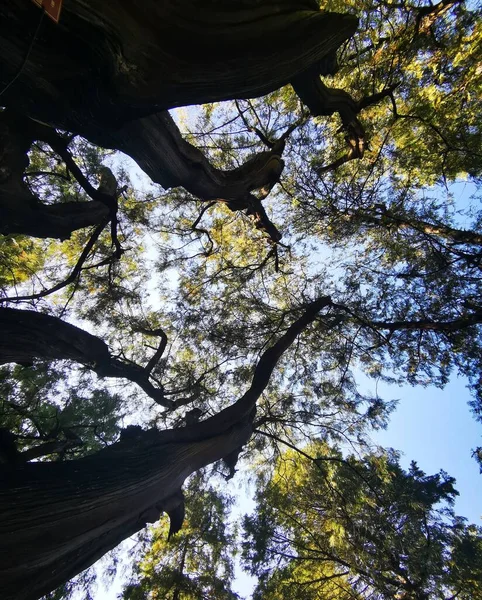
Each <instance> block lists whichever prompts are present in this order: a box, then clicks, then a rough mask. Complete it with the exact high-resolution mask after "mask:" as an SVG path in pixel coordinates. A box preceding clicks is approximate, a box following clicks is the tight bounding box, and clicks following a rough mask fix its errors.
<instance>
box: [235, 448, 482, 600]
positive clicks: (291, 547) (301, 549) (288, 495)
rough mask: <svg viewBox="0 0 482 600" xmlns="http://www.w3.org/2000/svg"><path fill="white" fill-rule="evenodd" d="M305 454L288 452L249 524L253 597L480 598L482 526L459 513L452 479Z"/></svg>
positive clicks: (382, 462)
mask: <svg viewBox="0 0 482 600" xmlns="http://www.w3.org/2000/svg"><path fill="white" fill-rule="evenodd" d="M306 450H307V452H303V454H299V453H297V452H294V451H288V452H287V453H285V454H284V455H283V456H281V457H280V458H279V460H278V461H277V464H276V468H275V470H274V473H273V474H272V477H271V478H269V477H268V479H267V480H265V481H262V482H260V486H259V488H258V491H257V506H256V512H255V514H254V515H253V516H251V517H247V518H246V520H245V531H246V540H245V543H244V557H245V560H246V564H247V567H248V569H249V570H250V571H252V572H253V573H255V574H257V575H259V576H260V578H259V583H258V587H257V590H256V591H255V593H254V596H253V598H266V599H269V598H306V599H309V598H320V597H323V598H327V599H328V598H343V599H345V598H346V599H349V598H373V599H375V598H376V599H382V598H386V599H388V598H404V599H406V600H408V599H412V600H429V599H435V598H444V599H447V600H448V599H451V598H465V599H467V600H469V599H471V598H480V597H481V595H482V587H481V586H482V571H481V569H480V564H481V552H482V530H481V529H480V528H479V527H476V526H475V525H467V524H466V522H465V520H464V519H463V518H461V517H457V516H455V514H454V511H453V509H452V504H453V500H454V496H455V495H456V494H457V492H456V490H455V488H454V487H453V484H454V480H453V479H452V478H450V477H449V476H448V475H447V474H446V473H443V472H442V473H438V474H436V475H426V474H425V473H423V471H421V470H420V469H419V468H418V467H417V465H416V464H415V463H412V465H411V466H410V469H409V470H408V471H404V470H403V469H402V468H401V466H400V464H399V463H398V460H397V456H396V455H393V454H392V455H378V456H369V457H366V458H364V459H357V458H355V457H354V456H350V457H347V458H343V456H342V454H341V453H340V452H334V451H333V449H332V450H329V449H328V448H327V447H326V446H325V444H323V443H314V444H312V445H311V446H310V447H309V448H307V449H306Z"/></svg>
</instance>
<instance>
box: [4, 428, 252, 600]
mask: <svg viewBox="0 0 482 600" xmlns="http://www.w3.org/2000/svg"><path fill="white" fill-rule="evenodd" d="M250 432H251V427H250V425H249V423H246V422H245V423H244V425H240V426H238V427H235V428H231V429H230V430H229V431H227V432H225V433H223V434H221V435H218V436H214V437H210V438H207V439H205V440H200V441H194V442H193V441H191V442H189V441H187V442H186V441H182V435H183V431H182V430H176V431H173V430H168V431H164V432H158V431H155V430H150V431H145V432H142V435H140V436H139V437H137V438H136V439H134V440H129V443H127V442H124V441H121V442H118V443H117V444H114V445H113V446H111V447H109V448H106V449H105V450H103V451H101V452H98V453H97V454H95V455H93V456H90V457H87V458H84V459H81V460H75V461H70V462H64V463H60V462H59V463H47V462H45V463H30V464H26V465H23V466H19V467H16V468H15V469H12V470H8V469H7V468H4V469H2V471H0V474H1V479H0V512H1V514H2V519H1V522H0V581H1V582H2V585H1V587H2V598H3V599H4V600H35V599H36V598H38V597H39V596H41V595H43V594H46V593H48V592H49V591H51V590H53V589H55V588H56V587H58V586H59V585H60V584H62V583H63V582H65V581H67V580H69V579H71V578H72V577H74V576H75V575H76V574H78V573H79V572H80V571H82V570H83V569H85V568H87V567H88V566H90V565H91V564H93V563H94V562H95V561H96V560H97V559H99V558H100V557H101V556H102V555H103V554H105V553H106V552H107V551H108V550H110V549H112V548H113V547H115V546H116V545H117V544H119V543H120V542H121V541H122V540H124V539H125V538H126V537H128V536H129V535H132V534H133V533H135V532H136V531H139V530H140V529H142V528H143V527H144V526H145V525H146V523H149V522H154V521H156V520H157V519H158V518H159V515H160V513H161V512H162V511H170V510H171V508H172V504H173V501H174V502H176V501H177V502H178V496H177V495H176V492H178V491H179V489H180V487H181V485H182V484H183V482H184V480H185V478H186V477H187V476H188V475H190V474H191V473H192V472H194V471H195V470H197V469H199V468H201V467H203V466H205V465H207V464H209V463H212V462H213V461H216V460H219V459H221V458H222V457H223V456H224V455H226V454H228V453H229V452H231V451H233V450H234V449H235V448H236V447H239V446H242V445H243V444H245V443H246V441H247V440H248V438H249V436H250ZM169 438H174V439H176V438H177V439H179V440H180V441H178V442H176V441H172V442H169V441H167V442H166V439H169Z"/></svg>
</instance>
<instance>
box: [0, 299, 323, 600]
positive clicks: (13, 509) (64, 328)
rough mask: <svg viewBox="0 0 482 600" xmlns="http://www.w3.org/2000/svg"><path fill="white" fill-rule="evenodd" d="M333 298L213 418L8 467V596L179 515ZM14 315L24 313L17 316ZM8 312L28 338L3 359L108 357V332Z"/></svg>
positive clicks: (28, 595) (27, 591)
mask: <svg viewBox="0 0 482 600" xmlns="http://www.w3.org/2000/svg"><path fill="white" fill-rule="evenodd" d="M330 303H331V300H330V298H328V297H321V298H319V299H318V300H316V301H314V302H312V303H310V304H308V305H306V306H305V308H304V312H303V313H302V314H301V316H300V317H299V318H298V319H297V320H295V321H294V322H293V323H292V325H291V326H290V327H289V328H288V329H287V330H286V332H285V333H284V334H283V335H282V336H281V337H280V338H279V339H278V341H277V342H276V343H275V344H274V345H273V346H271V347H270V348H268V349H267V350H265V351H264V353H263V354H262V355H261V358H260V359H259V362H258V364H257V366H256V368H255V370H254V375H253V379H252V382H251V386H250V387H249V388H248V390H247V391H246V393H245V394H244V395H243V396H242V397H241V398H239V399H238V400H237V402H235V403H234V404H232V405H231V406H229V407H228V408H226V409H224V410H222V411H220V412H219V413H217V414H216V415H214V416H213V417H211V418H210V419H207V420H205V421H202V422H200V423H197V424H195V425H191V426H189V427H185V428H181V429H171V430H165V431H158V430H155V429H152V430H149V431H144V432H142V431H139V432H138V434H136V435H135V436H134V437H133V438H132V437H129V438H127V439H122V438H121V441H119V442H118V443H116V444H114V445H112V446H110V447H109V448H106V449H104V450H102V451H100V452H98V453H96V454H94V455H92V456H89V457H87V458H83V459H80V460H74V461H69V462H65V463H30V464H18V463H13V464H9V465H5V466H0V514H1V515H2V517H1V519H0V579H1V581H2V592H3V596H2V597H3V598H5V599H6V600H13V599H15V600H35V599H36V598H38V597H39V596H40V595H42V594H45V593H47V592H49V591H50V590H52V589H54V588H55V587H57V586H58V585H60V584H61V583H63V582H65V581H67V580H68V579H70V578H72V577H73V576H74V575H76V574H77V573H79V572H80V571H82V570H83V569H85V568H87V567H88V566H90V565H91V564H92V563H93V562H95V561H96V560H97V559H98V558H100V557H101V556H102V555H103V554H105V552H107V551H108V550H110V549H111V548H113V547H114V546H115V545H117V544H118V543H119V542H121V541H122V540H124V539H125V538H126V537H128V536H129V535H132V534H133V533H135V532H136V531H138V530H139V529H141V528H142V527H144V526H145V524H146V523H147V522H153V521H155V520H157V519H158V518H159V515H160V513H161V512H162V511H166V512H170V511H171V510H172V509H173V508H174V507H175V503H176V502H177V503H179V491H180V487H181V486H182V484H183V482H184V480H185V478H186V477H187V476H188V475H190V474H191V473H192V472H194V471H195V470H197V469H199V468H201V467H203V466H205V465H208V464H209V463H212V462H214V461H216V460H219V459H222V458H224V457H228V456H229V455H232V454H233V453H236V451H239V449H240V448H242V446H243V445H244V444H245V443H246V442H247V441H248V439H249V437H250V435H251V430H252V421H253V418H254V414H255V407H256V402H257V400H258V398H259V397H260V395H261V394H262V393H263V391H264V390H265V388H266V386H267V385H268V383H269V379H270V377H271V374H272V372H273V370H274V368H275V366H276V364H277V362H278V360H279V359H280V357H281V356H282V354H283V353H284V352H285V351H286V350H287V348H289V347H290V345H291V344H292V343H293V342H294V340H295V339H296V337H297V336H298V335H299V334H300V333H301V332H302V331H303V330H304V329H305V328H306V327H307V326H308V325H309V324H310V323H312V321H313V320H314V319H315V318H316V316H317V314H318V313H319V311H320V310H322V309H323V308H325V307H327V306H329V305H330ZM8 313H15V314H13V315H11V318H10V319H9V318H8V317H9V314H8ZM19 313H21V314H19ZM2 314H3V316H4V317H5V322H4V323H3V325H4V328H2V329H4V331H5V330H7V333H8V334H9V336H8V337H9V338H10V339H13V340H15V336H16V335H18V337H19V338H20V339H18V340H15V341H13V343H12V346H11V347H9V346H8V338H6V337H5V338H4V340H3V342H2V343H1V344H0V356H1V357H2V360H3V361H5V360H19V359H22V360H24V359H25V358H28V357H29V356H30V357H32V356H38V355H39V354H40V355H42V356H44V355H45V356H55V357H59V355H62V356H63V357H64V358H70V359H73V360H79V361H80V362H83V361H85V357H86V354H87V353H89V352H92V354H93V355H95V356H97V355H98V356H99V357H100V358H101V360H106V358H107V359H108V356H109V355H108V351H107V347H106V346H105V344H104V343H103V342H102V341H101V340H100V339H99V338H96V337H95V336H91V335H90V334H87V333H86V332H84V331H82V330H80V329H78V328H76V327H73V326H72V325H68V324H66V323H62V322H61V321H59V320H58V319H55V318H53V317H49V316H48V315H38V314H37V315H36V313H31V312H29V311H17V310H11V309H3V311H1V312H0V317H1V315H2ZM9 321H10V322H11V323H12V325H9V324H8V323H9ZM54 321H55V322H56V323H54ZM26 324H27V325H28V324H30V325H31V332H30V333H29V331H28V327H26ZM54 325H56V326H57V327H58V329H59V331H58V332H55V330H54V328H53V326H54ZM0 326H2V323H1V321H0ZM8 327H10V330H9V331H8ZM49 327H50V331H49V330H48V329H49ZM69 328H70V329H71V330H72V331H71V332H70V334H69ZM42 343H43V344H44V345H45V346H46V347H47V349H46V350H42ZM24 346H25V348H24ZM27 347H30V348H31V349H30V350H26V348H27ZM42 352H43V354H41V353H42Z"/></svg>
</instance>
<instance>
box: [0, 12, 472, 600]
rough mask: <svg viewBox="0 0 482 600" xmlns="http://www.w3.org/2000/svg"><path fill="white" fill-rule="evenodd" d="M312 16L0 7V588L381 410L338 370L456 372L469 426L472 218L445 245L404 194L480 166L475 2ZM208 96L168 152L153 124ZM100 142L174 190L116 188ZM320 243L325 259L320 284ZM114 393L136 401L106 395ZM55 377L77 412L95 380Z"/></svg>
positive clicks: (448, 213) (94, 549) (119, 182)
mask: <svg viewBox="0 0 482 600" xmlns="http://www.w3.org/2000/svg"><path fill="white" fill-rule="evenodd" d="M322 8H323V10H322V11H320V10H319V7H318V4H317V3H316V2H314V1H310V0H306V2H303V3H301V4H300V3H292V2H290V1H289V0H283V1H282V2H259V1H257V0H248V1H247V2H243V3H241V4H239V5H235V6H233V7H230V8H223V7H221V6H220V5H219V3H216V2H210V1H208V0H206V1H205V2H202V3H201V4H198V3H193V2H188V1H187V0H186V1H185V2H183V3H182V4H179V3H178V2H176V3H172V6H171V5H169V3H168V4H166V3H164V4H162V6H161V5H159V3H156V2H145V3H143V6H142V7H139V6H136V7H133V6H131V3H129V2H122V3H120V4H119V3H118V4H117V5H116V9H115V10H113V9H112V7H110V6H109V5H106V4H102V5H100V6H99V5H98V3H93V2H87V3H85V2H83V3H79V2H71V3H67V6H65V7H63V9H62V16H61V20H60V23H59V24H58V25H55V24H54V23H51V22H49V21H47V20H46V19H43V18H42V17H41V15H42V13H41V11H39V9H38V7H36V6H35V5H34V4H33V3H31V4H29V3H24V2H21V1H20V0H16V1H15V2H13V3H10V4H8V6H2V7H1V8H0V16H1V17H2V18H1V20H0V23H1V25H0V48H1V55H2V57H3V58H2V60H3V63H4V66H5V68H3V69H2V75H1V77H2V79H1V88H0V92H1V102H2V105H3V106H4V110H2V112H0V132H1V135H0V139H1V144H2V152H1V154H0V173H1V178H0V214H1V222H0V230H1V232H2V233H3V234H4V235H5V241H4V242H3V247H4V248H5V256H4V257H3V256H2V261H1V266H2V273H1V276H0V283H1V284H2V308H0V322H1V324H2V336H3V337H2V338H0V362H1V363H2V364H9V363H17V365H20V366H18V367H14V368H11V367H8V368H7V370H6V371H4V378H3V379H2V381H5V388H6V389H7V392H8V394H13V395H14V396H15V394H16V393H17V391H18V389H20V392H19V393H20V397H19V398H16V397H14V398H13V399H9V400H8V401H7V409H6V413H5V419H6V422H5V429H6V431H5V432H4V438H5V443H4V446H5V448H4V449H3V450H2V455H3V456H4V463H5V464H4V466H3V467H2V469H3V474H4V477H3V481H2V488H1V492H0V503H1V506H2V512H3V514H4V520H3V522H2V524H1V526H0V532H1V534H2V535H1V538H0V539H1V540H2V541H1V548H2V555H1V556H2V562H1V564H2V567H1V568H2V580H3V581H4V582H5V584H4V595H5V597H7V598H9V597H15V598H26V599H28V598H36V597H38V596H39V595H41V594H42V593H46V592H47V591H49V590H51V589H53V588H55V587H56V586H57V585H59V584H60V583H62V582H64V581H65V580H67V579H68V578H70V577H72V576H73V575H75V574H76V573H78V572H79V571H81V570H82V569H84V568H85V567H87V566H88V565H90V564H92V562H94V561H95V560H96V558H98V557H99V556H101V555H103V554H104V553H105V552H106V551H108V550H109V549H110V548H112V547H113V546H115V545H116V544H117V543H118V542H120V541H121V540H122V539H125V538H126V537H127V536H129V535H130V534H131V533H134V532H136V531H138V530H140V529H141V528H143V527H144V525H145V524H146V523H147V522H153V521H156V520H157V519H158V517H159V514H160V513H161V512H162V511H166V512H169V513H171V514H172V513H173V512H175V511H176V509H178V507H179V506H180V504H181V496H180V488H181V486H182V484H183V482H184V480H185V479H186V477H187V476H189V475H190V474H191V473H193V472H195V471H196V470H198V469H199V468H202V467H204V466H206V465H207V464H210V463H212V462H213V461H216V460H220V459H224V461H225V469H226V475H232V474H233V473H234V471H235V468H236V464H237V458H238V456H239V454H240V453H241V452H246V453H252V454H254V453H255V452H259V451H267V452H270V451H273V446H269V444H270V443H271V441H272V440H276V439H280V438H281V439H284V440H290V441H292V442H295V443H300V441H302V440H303V439H305V438H310V437H311V436H312V435H318V434H321V435H323V437H324V438H325V439H326V441H327V442H329V441H330V442H331V441H333V440H335V441H339V440H340V439H342V438H345V437H347V436H348V437H350V438H351V439H354V440H357V441H358V442H359V443H363V441H364V436H365V435H366V433H367V431H368V430H369V429H370V427H373V426H374V427H379V426H383V425H384V423H385V422H386V418H387V415H388V413H389V410H390V408H391V406H390V404H389V403H384V402H383V401H382V400H380V399H379V398H377V397H369V396H367V395H363V394H361V393H360V392H359V391H358V389H357V387H356V385H355V379H354V376H353V374H352V368H353V367H354V366H357V365H360V366H362V367H363V368H364V369H365V371H366V372H368V373H369V374H371V375H373V376H375V377H383V378H387V379H388V378H396V377H398V378H400V379H401V378H407V377H408V378H409V380H410V381H411V382H413V383H422V384H424V383H427V382H436V383H437V384H440V385H442V384H443V383H444V382H445V381H446V380H447V378H448V376H449V374H450V372H451V370H452V369H458V370H459V372H462V373H463V374H465V375H467V376H468V377H469V378H470V379H471V382H472V384H473V387H474V390H475V392H476V397H475V400H474V409H475V410H476V411H478V410H480V408H479V407H480V396H477V393H478V390H479V388H480V380H479V377H480V375H479V374H480V365H481V352H480V329H479V324H480V320H481V314H482V312H481V307H480V304H479V302H478V297H479V296H480V283H479V280H480V276H479V271H480V241H481V238H480V234H479V229H480V228H479V224H480V216H479V215H477V214H475V215H473V218H472V219H471V222H472V223H473V225H471V226H469V228H468V229H465V228H462V226H460V225H459V224H458V223H457V216H458V215H457V213H456V211H455V210H451V206H450V201H449V200H450V198H448V197H447V198H446V201H445V202H442V201H441V200H440V197H437V196H435V195H434V196H433V197H430V196H429V192H427V191H424V190H426V186H430V185H433V184H434V183H436V182H438V181H446V182H450V181H452V180H454V179H455V178H457V177H458V176H460V175H461V174H464V173H465V174H466V175H467V176H470V177H472V178H475V179H476V178H477V177H478V176H479V175H480V171H481V163H480V157H481V149H480V139H481V138H480V131H479V124H480V107H479V105H478V102H477V97H478V94H477V91H478V90H480V88H481V82H480V77H481V74H480V69H479V67H478V65H479V63H480V53H481V49H480V48H481V45H480V43H479V42H480V32H481V29H480V22H481V21H480V10H478V9H473V8H470V7H468V6H466V5H465V3H463V2H460V1H453V2H450V1H448V0H442V1H441V2H440V3H439V4H436V5H432V4H431V3H424V2H417V3H415V4H413V5H407V4H405V3H401V4H400V5H399V4H391V3H387V2H384V1H381V0H380V1H377V2H366V3H351V2H347V3H337V2H326V3H324V4H323V6H322ZM330 11H342V12H343V13H347V14H340V13H338V12H330ZM357 24H358V30H357ZM355 32H356V33H355ZM351 36H354V37H351ZM186 39H189V41H190V44H191V45H192V44H194V46H195V47H196V48H197V52H196V53H195V55H193V54H192V53H191V52H188V51H187V49H186V48H187V45H186V43H185V40H186ZM2 66H3V65H2ZM320 75H322V76H323V80H322V79H321V78H320ZM328 76H333V81H331V82H330V86H328V84H327V83H325V81H329V80H328ZM420 81H422V82H423V84H424V85H423V86H421V85H419V82H420ZM288 82H291V84H292V86H291V87H281V86H284V85H285V84H287V83H288ZM331 83H333V85H331ZM268 93H269V95H268V96H266V97H264V98H263V99H258V100H255V99H253V98H254V97H258V96H260V95H262V94H268ZM228 99H236V101H235V102H231V103H229V104H222V105H217V106H216V105H215V106H213V105H207V106H206V108H205V109H202V110H201V112H200V116H199V124H196V123H195V124H194V125H193V126H192V127H191V131H190V132H187V133H186V135H185V137H183V135H182V134H181V132H180V130H179V128H178V126H177V124H176V123H175V121H174V120H173V118H172V117H171V116H170V115H169V113H168V112H166V110H165V109H167V108H172V107H175V106H181V105H185V104H190V103H202V102H212V101H220V100H228ZM310 115H311V116H310ZM312 117H313V118H312ZM218 134H220V135H219V137H218V138H217V137H216V136H217V135H218ZM108 149H115V150H120V151H122V152H124V153H126V154H128V155H129V156H131V157H132V158H134V160H135V161H136V162H137V164H138V165H139V166H140V167H141V169H143V170H144V172H145V173H146V174H147V175H148V176H149V177H150V178H151V180H152V181H153V182H154V183H157V184H161V185H162V186H164V188H176V189H173V191H171V192H169V193H167V192H166V191H165V189H162V190H160V189H159V187H157V188H153V190H150V191H148V192H145V193H140V192H136V191H135V190H134V189H133V186H132V185H131V183H130V181H129V177H128V174H127V173H126V172H125V170H124V171H123V170H122V169H121V168H120V166H119V164H118V163H115V159H113V160H114V162H112V161H111V162H109V160H110V159H111V158H112V157H111V156H110V155H109V150H108ZM108 164H109V165H110V167H108V166H107V165H108ZM422 166H423V168H422ZM278 183H280V185H278ZM180 186H182V188H183V189H182V190H181V189H179V187H180ZM424 194H425V196H424ZM253 225H254V226H253ZM153 236H156V237H154V238H153ZM162 236H164V237H162ZM160 238H161V242H159V239H160ZM153 239H154V241H153ZM328 244H329V245H330V246H331V247H336V248H337V249H341V250H342V251H343V254H342V253H339V254H338V255H336V254H335V261H332V262H331V263H328V261H327V263H326V267H322V268H320V267H319V265H316V264H315V262H316V261H314V260H313V253H316V252H320V249H321V248H322V247H325V246H326V245H328ZM159 245H160V246H161V247H160V248H159V247H158V246H159ZM191 248H193V253H190V251H191ZM146 249H147V250H152V251H153V252H157V254H156V260H155V265H154V266H153V264H152V262H151V263H149V260H151V259H150V258H148V257H146V255H147V254H148V252H144V250H146ZM30 256H32V257H33V260H32V259H31V258H30ZM336 260H337V261H338V262H336ZM174 267H175V268H176V270H177V274H176V278H172V277H171V274H172V269H173V268H174ZM154 273H156V276H159V277H164V284H163V286H162V287H161V288H160V292H159V295H160V300H161V302H162V306H161V307H159V304H160V302H158V303H156V305H155V306H152V303H150V301H149V293H150V290H149V286H150V285H152V283H153V282H152V280H153V279H154ZM173 279H176V280H175V281H173ZM156 283H157V282H156ZM437 287H440V290H439V292H438V293H436V294H434V293H433V290H434V289H436V288H437ZM18 306H20V307H21V308H18ZM25 306H27V308H28V309H27V310H25ZM67 319H69V320H70V321H71V322H68V321H67ZM72 321H73V322H72ZM153 340H154V345H153ZM320 348H321V349H322V351H321V352H320ZM37 361H40V362H37ZM52 361H68V362H63V363H60V365H59V364H58V363H54V364H53V365H52V364H51V363H52ZM32 363H33V367H32V366H30V365H32ZM72 363H75V364H76V365H78V366H77V367H75V369H73V367H72ZM42 365H43V366H42ZM20 367H21V368H20ZM22 369H25V371H22ZM28 369H33V371H28ZM275 369H276V371H275ZM88 373H91V374H94V373H95V374H96V375H97V376H98V377H99V381H97V380H96V379H95V377H94V376H93V375H92V377H93V378H92V379H90V377H91V375H88ZM13 379H18V381H19V383H15V382H14V380H13ZM120 379H122V380H123V381H124V382H131V383H132V384H133V386H131V387H128V388H127V392H125V393H124V394H118V393H117V394H116V393H111V392H110V390H109V388H108V385H110V384H108V383H107V382H108V381H118V380H120ZM29 381H36V382H37V383H38V384H39V385H40V384H41V385H42V386H43V385H46V386H47V387H46V391H45V393H44V392H42V393H41V394H40V395H38V396H37V394H38V393H39V392H37V391H36V392H35V393H34V394H33V396H32V393H31V391H29V390H30V388H29V386H28V385H27V383H28V382H29ZM59 381H61V382H62V383H58V382H59ZM84 382H88V384H85V383H84ZM35 385H37V384H35ZM63 385H65V386H67V389H69V390H70V389H74V390H77V389H79V388H80V386H84V385H88V386H90V387H87V388H86V387H83V390H84V393H77V394H76V396H75V395H73V397H72V400H73V401H72V405H76V406H77V407H78V408H77V409H76V411H78V410H80V411H82V410H83V406H82V409H81V408H80V405H81V404H82V402H83V399H84V398H85V395H86V394H87V392H88V391H89V390H90V389H91V390H92V392H91V400H92V401H95V402H86V410H85V414H83V415H80V414H79V413H78V412H76V413H75V414H68V413H69V407H70V406H71V404H69V401H68V400H67V399H66V398H62V397H61V396H59V398H58V401H57V402H55V401H54V400H53V398H54V396H52V395H51V394H50V395H49V394H48V393H47V392H48V390H49V389H50V390H51V391H52V393H56V392H55V391H54V390H59V389H61V388H62V386H63ZM16 386H17V387H16ZM49 386H50V387H49ZM56 386H57V387H56ZM96 394H97V395H96ZM236 398H237V400H235V399H236ZM74 400H75V401H74ZM134 403H135V405H136V406H135V408H137V407H140V408H142V411H140V412H137V411H135V410H134V406H133V404H134ZM89 406H90V408H87V407H89ZM102 406H104V407H108V406H110V407H111V408H110V409H107V408H105V410H110V411H111V415H112V416H113V417H114V418H113V419H112V420H111V421H104V420H103V419H104V418H103V417H102V410H99V412H98V413H96V414H94V413H93V411H94V407H98V408H99V409H101V407H102ZM193 411H194V412H193ZM94 412H95V411H94ZM127 413H129V420H131V424H132V419H133V418H134V419H136V420H137V423H140V424H141V425H142V426H143V429H139V428H134V429H132V428H129V427H122V423H121V420H122V418H123V416H125V415H126V414H127ZM80 417H81V418H80ZM35 421H37V424H36V423H35ZM77 429H80V431H81V432H82V433H81V434H80V435H79V439H80V440H81V441H82V444H81V443H80V441H79V439H77V440H74V439H73V437H72V435H73V433H75V432H76V431H77ZM119 429H123V430H124V431H123V433H122V435H121V436H120V439H119V440H118V441H117V442H115V443H112V441H113V440H114V438H115V435H116V432H117V431H118V430H119ZM89 431H90V433H89ZM92 432H94V436H92ZM99 432H100V433H99ZM253 432H254V434H255V435H253ZM69 435H70V436H71V437H70V438H69ZM98 435H100V437H98ZM52 442H55V443H54V444H53V445H51V446H50V447H48V448H46V447H45V446H44V444H45V443H52ZM248 442H249V445H247V444H248ZM100 445H102V446H103V447H102V448H101V449H99V447H100ZM17 446H18V448H17ZM274 448H275V447H274ZM243 449H244V450H243ZM19 450H20V451H19ZM34 457H36V459H37V460H36V462H32V459H33V458H34ZM48 457H50V458H53V459H57V460H47V458H48ZM63 458H70V459H72V460H58V459H63ZM38 459H41V460H38ZM4 507H5V508H4Z"/></svg>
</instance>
